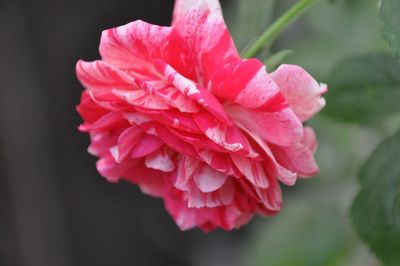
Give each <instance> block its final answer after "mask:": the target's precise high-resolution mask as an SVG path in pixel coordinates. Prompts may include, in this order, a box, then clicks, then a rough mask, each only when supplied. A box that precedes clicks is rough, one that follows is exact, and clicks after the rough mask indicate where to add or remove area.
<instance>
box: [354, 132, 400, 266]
mask: <svg viewBox="0 0 400 266" xmlns="http://www.w3.org/2000/svg"><path fill="white" fill-rule="evenodd" d="M399 147H400V133H397V134H396V135H395V136H393V137H391V138H388V139H387V140H385V141H383V143H382V144H381V145H380V146H379V147H378V148H377V150H376V151H375V152H374V153H373V154H372V155H371V157H370V158H369V159H368V160H367V161H366V162H365V164H364V166H363V168H362V170H361V171H360V175H359V179H360V182H361V184H362V189H361V191H360V193H359V194H358V195H357V197H356V199H355V201H354V204H353V206H352V209H351V214H352V217H353V222H354V225H355V226H356V228H357V231H358V232H359V234H360V236H361V237H362V238H363V239H364V241H365V242H366V243H368V245H370V246H371V247H372V250H374V252H375V253H376V254H377V255H378V256H379V257H380V258H382V260H383V261H384V262H385V264H386V265H393V266H396V265H400V164H399V161H398V160H399V158H400V149H399Z"/></svg>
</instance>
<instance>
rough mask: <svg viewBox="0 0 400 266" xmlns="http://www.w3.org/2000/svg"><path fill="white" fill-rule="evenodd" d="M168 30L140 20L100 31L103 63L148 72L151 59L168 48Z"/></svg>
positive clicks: (150, 66) (170, 30) (169, 30)
mask: <svg viewBox="0 0 400 266" xmlns="http://www.w3.org/2000/svg"><path fill="white" fill-rule="evenodd" d="M171 32H172V28H170V27H162V26H157V25H152V24H149V23H146V22H144V21H141V20H136V21H134V22H131V23H128V24H126V25H123V26H120V27H116V28H112V29H108V30H104V31H103V32H102V35H101V41H100V48H99V50H100V54H101V57H102V58H103V60H105V61H107V62H109V63H111V64H112V65H114V66H116V67H118V68H122V69H134V70H138V71H139V72H140V71H143V70H146V69H147V70H148V69H151V68H152V67H153V66H152V64H151V60H152V58H153V57H154V56H155V57H157V55H160V54H161V53H162V51H163V50H164V49H165V48H166V46H167V45H168V40H169V38H170V35H171Z"/></svg>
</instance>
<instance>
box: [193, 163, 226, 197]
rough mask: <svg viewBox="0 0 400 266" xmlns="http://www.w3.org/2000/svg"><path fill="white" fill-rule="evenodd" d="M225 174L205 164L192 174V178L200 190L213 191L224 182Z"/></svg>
mask: <svg viewBox="0 0 400 266" xmlns="http://www.w3.org/2000/svg"><path fill="white" fill-rule="evenodd" d="M227 178H228V176H227V175H225V174H224V173H221V172H219V171H216V170H214V169H212V168H211V167H209V166H207V165H203V166H202V167H200V168H199V169H198V171H197V173H196V174H195V175H194V177H193V179H194V181H195V183H196V185H197V187H198V188H199V189H200V191H201V192H204V193H208V192H213V191H216V190H218V189H220V188H221V187H222V185H223V184H224V183H225V181H226V179H227Z"/></svg>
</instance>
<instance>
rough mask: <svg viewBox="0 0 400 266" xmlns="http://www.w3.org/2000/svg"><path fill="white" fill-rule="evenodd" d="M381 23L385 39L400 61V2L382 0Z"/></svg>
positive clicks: (397, 0) (380, 4) (380, 7)
mask: <svg viewBox="0 0 400 266" xmlns="http://www.w3.org/2000/svg"><path fill="white" fill-rule="evenodd" d="M379 21H380V23H381V29H382V35H383V38H384V39H385V41H386V42H387V43H388V44H389V46H390V48H391V49H392V52H393V53H394V55H395V56H397V58H399V59H400V1H399V0H380V1H379Z"/></svg>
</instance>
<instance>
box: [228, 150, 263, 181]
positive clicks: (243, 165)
mask: <svg viewBox="0 0 400 266" xmlns="http://www.w3.org/2000/svg"><path fill="white" fill-rule="evenodd" d="M230 156H231V158H232V160H233V162H234V163H235V165H236V167H237V168H238V169H239V171H240V172H241V173H242V174H243V175H244V177H245V178H246V179H247V180H249V181H250V182H251V183H252V184H253V185H254V186H256V187H260V188H267V187H269V180H268V177H267V174H266V173H265V171H264V168H263V165H262V164H261V162H259V161H256V160H251V159H249V158H247V157H244V156H241V155H238V154H234V153H232V154H230Z"/></svg>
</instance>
